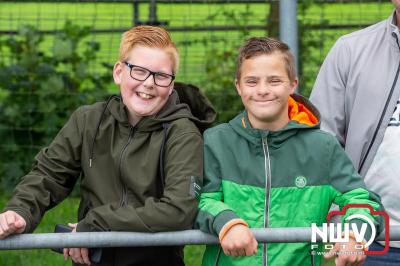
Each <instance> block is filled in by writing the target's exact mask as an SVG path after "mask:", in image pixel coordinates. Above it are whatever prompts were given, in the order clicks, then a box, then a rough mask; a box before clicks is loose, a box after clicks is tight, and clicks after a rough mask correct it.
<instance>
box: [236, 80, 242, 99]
mask: <svg viewBox="0 0 400 266" xmlns="http://www.w3.org/2000/svg"><path fill="white" fill-rule="evenodd" d="M235 87H236V91H237V93H238V94H239V95H240V96H242V90H241V89H240V81H239V80H238V79H235Z"/></svg>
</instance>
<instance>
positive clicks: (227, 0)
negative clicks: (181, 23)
mask: <svg viewBox="0 0 400 266" xmlns="http://www.w3.org/2000/svg"><path fill="white" fill-rule="evenodd" d="M2 1H3V2H5V3H21V2H24V3H73V4H79V3H110V4H118V3H121V4H122V3H123V4H126V3H131V4H133V3H134V2H137V3H141V4H148V3H149V0H57V1H54V0H36V1H35V0H28V1H27V0H2ZM278 1H279V0H268V1H265V0H157V2H158V3H160V4H232V3H236V4H248V3H261V4H269V2H278ZM297 2H298V4H302V3H303V2H304V1H303V0H297ZM314 3H315V4H351V3H357V4H360V3H375V4H386V2H384V1H382V0H380V1H376V0H362V1H360V0H314Z"/></svg>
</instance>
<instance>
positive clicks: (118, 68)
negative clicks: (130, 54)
mask: <svg viewBox="0 0 400 266" xmlns="http://www.w3.org/2000/svg"><path fill="white" fill-rule="evenodd" d="M122 67H123V65H122V63H121V62H119V61H118V62H117V63H115V65H114V69H113V78H114V82H115V84H117V85H120V84H121V82H122V70H123V69H122Z"/></svg>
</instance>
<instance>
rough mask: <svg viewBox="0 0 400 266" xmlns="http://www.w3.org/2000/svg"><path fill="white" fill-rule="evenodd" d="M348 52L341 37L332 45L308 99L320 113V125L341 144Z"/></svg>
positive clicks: (343, 139) (344, 131)
mask: <svg viewBox="0 0 400 266" xmlns="http://www.w3.org/2000/svg"><path fill="white" fill-rule="evenodd" d="M349 71H350V52H349V49H348V47H347V46H346V43H345V42H344V41H343V39H339V40H338V41H337V42H336V43H335V45H334V46H333V47H332V49H331V50H330V52H329V53H328V55H327V57H326V58H325V61H324V63H323V64H322V66H321V69H320V71H319V74H318V76H317V79H316V81H315V84H314V87H313V90H312V91H311V95H310V100H311V102H312V103H313V104H314V105H315V106H316V107H317V108H318V110H319V111H320V112H321V128H322V129H323V130H326V131H328V132H330V133H332V134H333V135H334V136H335V137H336V138H337V139H338V140H339V142H340V144H341V145H342V147H344V146H345V142H346V130H347V123H348V121H347V119H348V118H347V117H346V112H348V111H349V110H346V98H345V97H346V86H347V80H348V76H349Z"/></svg>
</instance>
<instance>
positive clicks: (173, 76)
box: [123, 61, 175, 87]
mask: <svg viewBox="0 0 400 266" xmlns="http://www.w3.org/2000/svg"><path fill="white" fill-rule="evenodd" d="M123 63H124V64H125V65H126V66H127V67H129V69H130V71H129V76H131V78H133V79H134V80H137V81H145V80H147V79H148V78H149V77H150V76H153V81H154V84H156V85H157V86H160V87H169V86H170V85H171V84H172V82H173V81H174V80H175V75H173V74H172V75H171V74H167V73H163V72H155V71H151V70H150V69H147V68H145V67H142V66H138V65H134V64H130V63H129V62H128V61H123ZM134 67H138V68H141V69H144V70H146V71H148V72H149V75H148V76H147V77H146V78H145V79H143V80H140V79H137V78H134V77H132V69H133V68H134ZM156 74H162V75H167V76H170V77H171V82H170V83H169V84H168V85H158V84H157V82H156V76H155V75H156Z"/></svg>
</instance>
